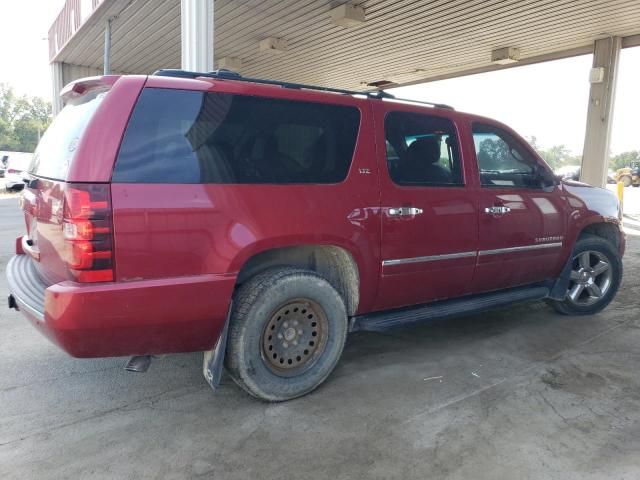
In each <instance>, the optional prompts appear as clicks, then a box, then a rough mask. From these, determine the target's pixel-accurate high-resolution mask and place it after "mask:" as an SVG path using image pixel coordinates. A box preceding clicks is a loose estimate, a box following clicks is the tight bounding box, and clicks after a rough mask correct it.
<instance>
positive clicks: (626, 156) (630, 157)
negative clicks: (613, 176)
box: [609, 150, 640, 170]
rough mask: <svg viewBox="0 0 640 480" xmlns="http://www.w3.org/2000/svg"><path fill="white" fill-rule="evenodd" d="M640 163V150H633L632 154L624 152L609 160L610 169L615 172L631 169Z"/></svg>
mask: <svg viewBox="0 0 640 480" xmlns="http://www.w3.org/2000/svg"><path fill="white" fill-rule="evenodd" d="M638 162H640V150H631V151H630V152H622V153H619V154H618V155H615V156H613V157H611V158H610V159H609V167H611V169H613V170H618V169H619V168H624V167H630V166H631V164H632V163H638Z"/></svg>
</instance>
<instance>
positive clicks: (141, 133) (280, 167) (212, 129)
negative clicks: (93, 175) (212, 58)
mask: <svg viewBox="0 0 640 480" xmlns="http://www.w3.org/2000/svg"><path fill="white" fill-rule="evenodd" d="M359 124H360V112H359V110H358V109H357V108H355V107H351V106H342V105H329V104H322V103H311V102H299V101H292V100H281V99H273V98H264V97H254V96H245V95H231V94H227V93H205V92H195V91H185V90H169V89H151V88H150V89H146V90H144V91H143V92H142V94H141V96H140V99H139V100H138V103H137V105H136V107H135V109H134V112H133V115H132V117H131V120H130V121H129V125H128V126H127V131H126V133H125V136H124V139H123V141H122V145H121V147H120V153H119V155H118V159H117V161H116V167H115V170H114V175H113V181H114V182H122V183H132V182H135V183H237V184H255V183H275V184H279V183H338V182H341V181H342V180H344V179H345V178H346V176H347V173H348V171H349V167H350V166H351V160H352V157H353V153H354V149H355V144H356V137H357V135H358V128H359Z"/></svg>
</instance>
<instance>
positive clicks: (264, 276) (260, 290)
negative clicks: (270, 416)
mask: <svg viewBox="0 0 640 480" xmlns="http://www.w3.org/2000/svg"><path fill="white" fill-rule="evenodd" d="M347 327H348V324H347V313H346V309H345V305H344V301H343V300H342V298H341V296H340V294H339V293H338V292H337V291H336V290H335V289H334V288H333V287H332V286H331V284H330V283H329V282H327V281H326V280H325V279H324V278H322V277H320V276H319V275H317V274H316V273H314V272H311V271H307V270H301V269H294V268H280V269H271V270H268V271H265V272H263V273H260V274H258V275H256V276H255V277H253V278H252V279H250V280H249V281H247V282H246V283H245V284H243V285H242V286H241V287H240V288H239V289H238V291H237V293H236V295H235V299H234V309H233V312H232V314H231V318H230V323H229V338H228V343H227V353H226V359H225V365H226V367H227V370H228V372H229V373H230V374H231V376H232V378H233V379H234V381H235V382H236V383H237V384H238V385H240V386H241V387H242V388H243V389H244V390H246V391H247V392H248V393H250V394H251V395H253V396H255V397H257V398H260V399H262V400H266V401H272V402H277V401H283V400H290V399H292V398H296V397H299V396H301V395H304V394H306V393H309V392H310V391H312V390H314V389H315V388H316V387H318V386H319V385H320V384H321V383H322V382H323V381H324V380H325V379H326V378H327V377H328V376H329V374H330V373H331V371H332V370H333V369H334V367H335V366H336V364H337V363H338V360H339V358H340V355H341V354H342V349H343V347H344V343H345V340H346V336H347Z"/></svg>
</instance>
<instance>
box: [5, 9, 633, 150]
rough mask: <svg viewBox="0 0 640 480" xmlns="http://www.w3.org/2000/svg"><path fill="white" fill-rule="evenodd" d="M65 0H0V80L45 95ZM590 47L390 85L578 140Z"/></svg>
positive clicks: (628, 110)
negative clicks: (52, 33)
mask: <svg viewBox="0 0 640 480" xmlns="http://www.w3.org/2000/svg"><path fill="white" fill-rule="evenodd" d="M63 5H64V0H17V1H16V0H0V19H2V27H1V28H0V45H2V47H1V48H0V65H2V68H1V69H0V82H3V83H9V84H10V85H11V86H13V87H14V89H15V90H16V91H17V92H18V93H20V94H27V95H36V96H41V97H44V98H51V70H50V67H49V63H48V43H47V40H46V37H47V32H48V30H49V26H50V25H51V23H52V22H53V20H54V19H55V17H56V15H57V14H58V12H59V11H60V9H61V8H62V6H63ZM590 67H591V55H586V56H581V57H575V58H569V59H564V60H557V61H554V62H547V63H541V64H536V65H528V66H522V67H515V68H510V69H506V70H501V71H496V72H489V73H483V74H478V75H471V76H467V77H459V78H454V79H449V80H442V81H438V82H431V83H427V84H422V85H415V86H410V87H402V88H400V89H395V92H394V93H395V94H396V95H397V96H402V97H406V98H414V99H424V100H430V101H434V102H440V103H448V104H450V105H452V106H454V107H455V108H456V109H457V110H462V111H468V112H473V113H478V114H481V115H486V116H488V117H492V118H495V119H497V120H500V121H502V122H504V123H506V124H508V125H510V126H511V127H513V128H514V129H515V130H516V131H518V132H519V133H520V134H521V135H524V136H535V137H536V138H537V141H538V144H539V145H540V146H541V147H544V148H547V147H550V146H553V145H566V146H567V147H568V148H569V149H570V150H571V152H572V153H573V154H576V155H577V154H580V153H581V152H582V147H583V144H584V132H585V125H586V111H587V102H588V97H589V83H588V74H589V68H590ZM639 84H640V47H636V48H628V49H624V50H623V51H622V54H621V59H620V71H619V76H618V86H617V92H618V93H617V102H616V106H615V110H614V125H613V132H612V139H611V151H612V153H613V154H616V153H620V152H623V151H628V150H640V124H639V123H638V112H639V111H640V88H638V85H639Z"/></svg>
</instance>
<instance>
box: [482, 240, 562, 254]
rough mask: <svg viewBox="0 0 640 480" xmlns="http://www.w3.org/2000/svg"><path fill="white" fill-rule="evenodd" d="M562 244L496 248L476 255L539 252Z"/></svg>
mask: <svg viewBox="0 0 640 480" xmlns="http://www.w3.org/2000/svg"><path fill="white" fill-rule="evenodd" d="M561 246H562V242H554V243H540V244H537V245H523V246H521V247H508V248H496V249H494V250H480V251H479V252H478V255H480V256H482V255H496V254H499V253H511V252H524V251H527V250H539V249H543V248H557V247H561Z"/></svg>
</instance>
